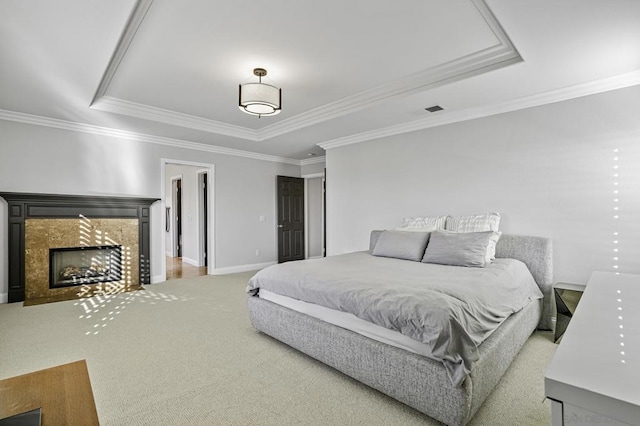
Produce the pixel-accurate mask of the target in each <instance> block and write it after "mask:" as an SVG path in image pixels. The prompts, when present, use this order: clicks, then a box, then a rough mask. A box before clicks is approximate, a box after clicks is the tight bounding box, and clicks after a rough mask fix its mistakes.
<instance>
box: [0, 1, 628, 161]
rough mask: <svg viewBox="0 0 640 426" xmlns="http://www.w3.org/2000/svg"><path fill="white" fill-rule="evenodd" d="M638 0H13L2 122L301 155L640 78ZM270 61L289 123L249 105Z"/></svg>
mask: <svg viewBox="0 0 640 426" xmlns="http://www.w3.org/2000/svg"><path fill="white" fill-rule="evenodd" d="M26 3H29V5H27V4H26ZM569 3H571V2H569ZM637 3H638V2H625V1H622V0H621V1H612V2H611V3H609V2H607V3H606V5H604V6H603V5H602V2H598V1H582V2H580V4H581V8H580V10H576V8H575V7H571V5H570V4H565V3H562V4H558V2H554V1H551V0H546V1H544V0H543V1H539V2H531V1H528V2H527V1H524V0H520V1H512V0H511V1H507V0H487V1H486V2H485V1H483V0H448V1H444V0H441V1H436V0H407V1H404V2H401V3H398V2H392V1H384V0H376V1H364V0H360V1H350V2H344V1H337V0H327V1H323V2H314V1H284V0H282V1H279V0H272V1H270V2H256V1H246V0H244V1H242V0H240V1H231V2H211V1H208V0H186V1H180V2H175V1H170V0H140V1H133V0H113V1H110V2H86V1H82V0H60V1H57V2H55V5H54V4H53V2H48V1H46V0H33V1H30V2H23V1H20V0H7V1H3V2H2V4H0V13H1V14H2V16H3V17H4V18H3V19H2V22H1V23H0V30H1V33H0V35H2V41H0V48H1V49H2V50H1V51H2V56H3V61H2V62H3V65H2V66H1V67H0V76H1V77H2V78H1V80H0V89H1V90H2V93H3V96H2V98H0V109H1V111H0V118H4V119H13V120H16V121H26V122H34V123H36V122H37V123H36V124H44V125H53V126H54V127H56V126H58V127H60V126H62V127H64V126H69V127H71V128H73V127H74V126H76V129H77V130H81V131H86V130H87V129H89V130H93V131H94V132H98V130H96V129H110V130H105V131H106V132H107V133H109V132H111V133H112V134H113V135H116V134H120V135H125V136H126V135H144V138H145V139H146V140H148V141H150V142H153V141H156V142H159V143H165V144H172V143H174V144H176V145H178V146H188V147H192V148H196V149H199V148H204V149H207V148H211V149H221V150H226V152H236V153H238V154H240V153H242V152H250V153H253V154H254V155H255V154H258V155H264V156H265V158H266V157H267V156H272V157H273V158H276V159H278V158H282V159H286V160H295V161H299V160H302V159H305V158H307V155H308V154H309V153H314V154H316V155H321V154H322V153H323V149H322V148H321V147H320V146H322V147H324V148H331V147H334V146H340V145H342V144H346V143H355V142H362V141H365V140H368V139H373V138H376V137H380V136H385V135H389V134H397V133H402V132H406V131H412V130H417V129H420V128H426V127H431V126H434V125H440V124H444V123H448V122H455V121H460V120H465V119H470V118H476V117H478V116H483V115H488V114H492V113H499V112H504V111H508V110H513V109H518V108H523V107H527V106H533V105H539V104H543V103H547V102H556V101H559V100H563V99H568V98H571V97H575V96H583V95H585V94H589V93H596V92H598V91H603V90H611V89H613V88H617V87H625V86H628V85H632V84H638V83H639V82H640V75H638V70H640V55H639V53H638V52H640V30H639V28H640V5H638V4H637ZM605 6H606V7H605ZM256 67H263V68H266V69H267V70H268V72H269V74H268V76H267V77H266V82H268V83H270V84H274V85H276V86H278V87H282V98H283V100H282V113H281V114H279V115H278V116H274V117H263V118H257V117H255V116H250V115H247V114H244V113H242V112H241V111H240V110H239V109H238V107H237V102H238V85H239V84H241V83H246V82H250V81H255V80H256V78H255V77H254V76H253V74H252V70H253V68H256ZM433 105H441V106H442V107H443V108H444V110H443V111H439V112H436V113H429V112H427V111H425V108H426V107H430V106H433ZM30 117H33V118H30ZM64 123H74V124H64ZM318 144H319V145H320V146H318Z"/></svg>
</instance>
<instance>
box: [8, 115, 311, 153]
mask: <svg viewBox="0 0 640 426" xmlns="http://www.w3.org/2000/svg"><path fill="white" fill-rule="evenodd" d="M0 120H7V121H15V122H17V123H24V124H32V125H36V126H43V127H51V128H55V129H62V130H71V131H74V132H82V133H90V134H93V135H101V136H109V137H114V138H118V139H127V140H134V141H139V142H147V143H154V144H157V145H165V146H171V147H175V148H184V149H192V150H196V151H204V152H212V153H215V154H224V155H231V156H234V157H244V158H251V159H254V160H262V161H270V162H274V163H284V164H293V165H295V166H300V165H302V161H307V160H296V159H294V158H287V157H278V156H275V155H268V154H260V153H256V152H250V151H242V150H239V149H233V148H225V147H220V146H215V145H208V144H203V143H197V142H191V141H185V140H181V139H173V138H165V137H161V136H154V135H147V134H144V133H136V132H130V131H127V130H118V129H113V128H110V127H101V126H94V125H93V124H84V123H76V122H73V121H67V120H59V119H57V118H49V117H43V116H39V115H32V114H25V113H22V112H15V111H8V110H3V109H0ZM305 164H307V163H305Z"/></svg>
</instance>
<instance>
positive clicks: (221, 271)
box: [211, 262, 277, 275]
mask: <svg viewBox="0 0 640 426" xmlns="http://www.w3.org/2000/svg"><path fill="white" fill-rule="evenodd" d="M276 263H277V262H265V263H254V264H252V265H239V266H229V267H226V268H216V269H214V270H213V273H212V274H211V275H226V274H235V273H236V272H248V271H257V270H258V269H264V268H266V267H267V266H271V265H275V264H276Z"/></svg>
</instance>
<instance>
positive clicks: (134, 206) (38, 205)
mask: <svg viewBox="0 0 640 426" xmlns="http://www.w3.org/2000/svg"><path fill="white" fill-rule="evenodd" d="M0 197H2V198H4V199H5V200H6V201H7V204H8V239H9V250H8V269H9V282H8V284H9V285H8V287H9V288H8V290H9V291H8V293H9V294H8V299H9V302H10V303H11V302H21V301H24V302H25V306H26V305H32V304H39V303H47V302H53V301H58V300H69V299H77V298H79V297H88V296H91V295H93V294H105V292H114V291H117V292H121V291H131V290H137V289H140V288H142V287H141V285H142V284H150V281H151V279H150V275H151V274H150V207H151V204H153V203H154V202H155V201H158V199H152V198H129V197H96V196H82V195H55V194H25V193H13V192H9V193H7V192H4V193H3V192H0ZM74 252H75V253H74ZM69 256H71V257H69Z"/></svg>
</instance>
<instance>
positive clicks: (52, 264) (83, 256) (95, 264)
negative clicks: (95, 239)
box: [49, 245, 122, 288]
mask: <svg viewBox="0 0 640 426" xmlns="http://www.w3.org/2000/svg"><path fill="white" fill-rule="evenodd" d="M120 280H122V246H120V245H110V246H93V247H84V246H83V247H64V248H50V249H49V288H58V287H70V286H77V285H85V284H95V283H104V282H112V281H120Z"/></svg>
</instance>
